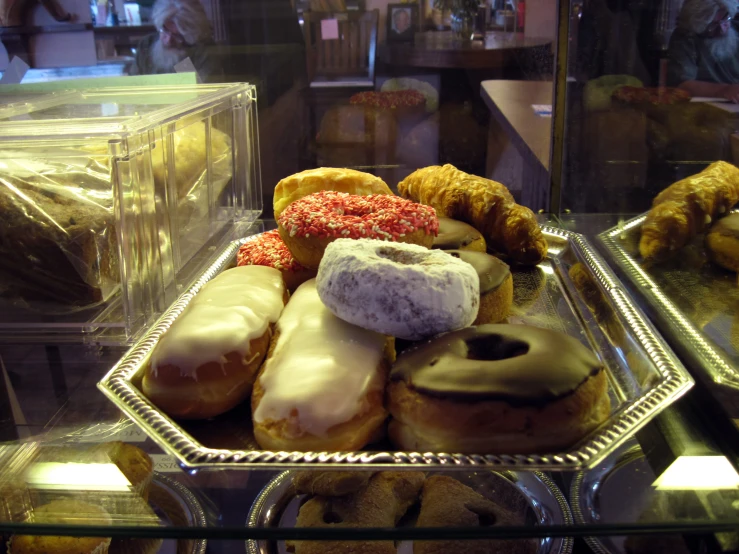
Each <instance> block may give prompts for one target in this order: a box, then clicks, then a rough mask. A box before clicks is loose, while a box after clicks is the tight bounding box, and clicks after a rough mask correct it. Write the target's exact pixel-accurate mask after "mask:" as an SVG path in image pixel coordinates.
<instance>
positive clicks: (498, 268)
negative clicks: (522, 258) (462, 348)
mask: <svg viewBox="0 0 739 554" xmlns="http://www.w3.org/2000/svg"><path fill="white" fill-rule="evenodd" d="M446 253H447V254H449V255H451V256H454V257H455V258H459V259H460V260H462V261H463V262H467V263H468V264H470V265H471V266H472V267H474V268H475V271H476V272H477V276H478V277H479V278H480V309H479V310H478V312H477V318H476V319H475V321H474V323H473V325H484V324H485V323H498V322H500V321H503V320H504V319H505V318H507V317H508V314H509V313H510V311H511V305H512V304H513V276H512V275H511V268H510V267H508V264H507V263H505V262H503V261H501V260H499V259H498V258H496V257H495V256H491V255H490V254H485V253H484V252H472V251H468V250H446Z"/></svg>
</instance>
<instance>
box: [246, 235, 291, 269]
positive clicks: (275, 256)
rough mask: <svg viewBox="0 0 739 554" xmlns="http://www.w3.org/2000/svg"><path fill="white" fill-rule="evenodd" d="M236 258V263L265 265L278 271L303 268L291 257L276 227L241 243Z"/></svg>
mask: <svg viewBox="0 0 739 554" xmlns="http://www.w3.org/2000/svg"><path fill="white" fill-rule="evenodd" d="M236 260H237V263H236V265H265V266H267V267H274V268H275V269H279V270H280V271H300V270H302V269H305V268H304V267H303V266H302V265H300V264H299V263H298V261H297V260H296V259H295V258H293V255H292V254H291V253H290V250H289V249H288V247H287V245H286V244H285V242H284V241H283V240H282V239H281V238H280V233H279V232H278V231H277V229H275V230H274V231H267V232H265V233H262V234H261V235H257V236H256V237H255V238H254V239H253V240H249V241H247V242H245V243H244V244H242V245H241V248H239V253H238V254H237V255H236Z"/></svg>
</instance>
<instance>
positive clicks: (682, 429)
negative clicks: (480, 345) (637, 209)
mask: <svg viewBox="0 0 739 554" xmlns="http://www.w3.org/2000/svg"><path fill="white" fill-rule="evenodd" d="M618 221H619V217H618V216H612V217H611V216H609V217H607V218H605V219H604V218H603V216H602V215H598V216H597V217H593V216H578V215H570V216H569V217H568V218H567V219H566V220H561V221H555V220H547V221H545V220H543V219H542V220H541V222H542V223H548V224H549V225H552V224H556V225H558V226H560V227H565V228H567V229H569V230H574V231H577V232H580V233H583V234H585V235H587V236H590V237H595V235H597V234H598V233H599V232H601V231H603V230H605V229H607V228H609V227H610V226H612V225H614V224H615V223H617V222H618ZM274 226H275V225H274V222H273V221H266V222H264V227H265V228H266V229H270V228H274ZM563 302H564V300H563ZM563 308H564V305H562V306H559V307H558V308H557V309H563ZM125 354H126V351H125V349H124V348H122V347H83V346H76V345H52V346H44V345H30V344H26V345H21V346H17V345H9V344H3V345H0V362H1V363H0V368H2V371H3V379H1V380H0V393H2V397H0V407H1V408H2V409H1V410H0V417H1V418H2V421H0V423H1V425H0V432H1V433H2V436H0V440H2V441H3V444H2V445H1V446H0V457H2V461H0V467H2V468H3V471H2V472H1V473H0V481H2V482H3V484H4V489H3V490H4V491H9V492H8V493H7V494H5V495H4V498H3V502H4V503H3V505H2V506H0V507H2V510H0V532H3V533H5V534H6V535H10V534H15V535H19V534H25V535H26V536H32V535H34V534H35V533H38V534H44V533H50V534H52V535H53V536H74V537H80V536H88V535H89V536H93V535H95V536H100V535H102V536H104V537H108V536H110V537H113V541H111V543H110V544H109V545H108V546H109V547H110V548H115V547H119V546H120V542H121V540H120V538H121V537H126V538H127V539H131V538H133V537H140V538H142V539H147V540H150V541H153V542H152V543H151V544H148V545H147V549H149V551H150V552H154V551H156V550H161V549H162V548H164V546H162V545H160V544H159V542H158V539H166V540H167V541H169V542H168V543H167V544H170V545H171V544H172V541H178V543H177V550H178V552H180V551H183V552H184V550H183V549H187V550H189V551H193V552H198V549H201V548H204V545H203V543H202V540H207V541H208V545H207V548H208V549H210V550H211V551H224V552H231V551H236V550H238V551H239V552H242V551H243V549H244V541H247V542H246V549H247V552H250V553H252V552H284V551H285V543H284V542H282V541H288V543H287V544H293V545H294V551H295V552H297V553H298V554H300V552H329V551H336V552H344V551H348V549H349V546H348V545H347V544H345V542H336V543H331V544H333V545H339V546H338V547H337V549H336V550H332V549H331V547H329V546H328V544H327V543H326V542H322V541H327V540H329V539H333V540H336V541H367V540H370V539H372V540H374V541H378V540H382V539H386V540H387V541H391V540H392V541H397V542H398V551H399V552H410V551H413V552H433V551H443V552H460V553H463V552H467V551H470V552H472V551H480V550H471V549H470V547H469V544H470V543H467V544H464V543H460V542H459V541H460V540H462V539H471V538H476V539H478V541H483V542H475V543H474V544H477V545H478V546H479V545H483V544H484V545H485V546H484V550H482V551H485V552H513V551H515V552H518V551H526V552H529V551H530V552H561V553H567V552H570V551H571V548H572V540H571V539H570V538H571V537H574V538H576V541H575V548H576V551H578V552H587V551H588V549H591V550H592V551H594V552H655V551H657V550H656V549H658V548H663V547H664V546H665V545H668V546H669V548H670V549H671V550H673V551H675V552H690V551H696V552H698V551H711V550H710V549H713V550H716V549H720V548H724V547H725V548H726V549H729V548H730V547H731V543H730V541H731V540H732V535H731V533H730V531H735V530H736V528H737V527H739V515H738V514H737V513H736V508H735V506H736V505H737V500H739V499H738V498H737V493H736V491H737V485H739V475H737V473H736V471H735V469H734V467H733V463H734V461H735V459H736V458H735V453H734V452H733V450H732V445H731V444H727V443H730V441H727V440H726V436H722V432H723V430H722V428H721V426H720V425H719V422H717V421H715V420H714V421H710V422H709V423H708V424H707V423H706V422H705V418H706V417H707V416H710V412H709V408H710V406H708V405H707V402H706V401H705V398H704V396H703V395H702V392H701V389H692V390H689V391H687V393H685V395H684V397H683V398H682V399H680V400H679V401H677V402H676V403H675V404H674V405H673V406H672V407H670V408H667V409H666V410H665V411H663V412H662V414H661V415H659V416H657V417H656V418H655V419H653V420H652V421H651V422H650V423H649V424H647V425H646V426H644V427H642V428H641V429H640V430H639V431H638V432H637V433H636V435H635V438H634V439H633V440H632V441H629V442H626V443H624V444H623V445H622V446H621V447H620V448H619V449H618V450H617V451H616V452H614V453H613V454H611V455H609V456H608V457H607V458H605V459H603V460H602V461H601V462H599V463H598V464H596V466H595V467H593V468H591V469H590V470H588V471H583V472H579V473H573V472H554V473H545V472H536V471H527V470H522V471H497V472H496V471H495V468H483V467H477V468H475V467H469V468H464V469H461V468H460V467H457V468H453V467H447V468H445V467H433V468H431V467H428V468H423V467H419V468H418V469H419V470H422V471H423V473H421V471H412V469H414V468H409V467H404V468H402V469H404V470H406V471H402V472H397V471H390V469H392V468H390V467H381V466H380V467H374V468H372V470H370V468H369V467H364V468H363V467H362V466H361V465H360V466H358V467H357V466H355V467H353V468H351V469H352V470H353V471H347V470H348V469H350V468H349V467H348V466H344V467H342V466H336V467H335V469H334V470H332V471H323V470H320V471H307V470H304V469H303V470H301V469H296V466H290V465H286V467H285V469H286V471H274V470H271V469H270V470H252V471H243V470H242V471H239V470H230V469H223V470H209V471H207V470H204V471H195V472H185V471H183V470H182V469H181V468H180V466H179V464H178V462H177V460H176V459H175V458H174V457H172V456H170V455H168V454H166V453H165V452H164V451H163V450H162V449H161V448H160V447H159V446H158V445H157V444H156V443H155V442H154V441H153V440H152V439H151V438H149V437H148V436H147V434H146V433H144V432H143V431H142V430H141V429H140V428H139V427H138V426H136V425H135V424H133V423H131V422H129V421H128V420H127V419H126V418H124V417H122V416H121V413H120V411H119V410H118V408H117V407H116V406H115V405H113V404H112V403H110V402H109V401H108V400H107V399H106V398H105V397H104V396H103V395H102V394H100V393H99V392H98V391H97V390H96V389H95V385H96V383H97V382H98V381H99V380H100V379H101V378H102V376H103V375H104V374H105V373H106V372H107V371H109V370H110V368H111V367H113V366H114V365H115V364H116V363H117V362H118V361H119V360H120V359H121V358H122V357H123V356H124V355H125ZM623 355H624V356H625V357H628V355H629V353H628V352H627V351H624V352H623ZM247 427H250V426H249V425H248V424H247V423H244V429H246V428H247ZM211 432H213V433H214V435H213V436H212V437H211V438H212V439H213V440H215V441H218V440H226V439H233V438H234V436H233V435H234V434H235V433H236V434H237V433H238V430H234V429H233V428H231V429H229V430H228V433H230V434H231V436H225V435H224V436H222V437H219V436H218V435H217V433H216V430H213V429H211ZM237 438H238V437H237ZM117 441H120V442H123V443H126V444H128V445H130V446H131V447H136V448H129V447H126V448H124V447H121V446H120V445H113V446H111V443H116V442H117ZM734 444H736V443H734ZM216 447H217V446H216ZM62 462H63V463H62ZM85 464H90V465H92V464H94V465H95V471H93V470H92V468H91V469H90V470H89V471H86V470H85ZM113 466H115V468H117V472H116V470H114V469H113ZM103 467H107V471H113V473H114V474H115V475H117V476H118V478H119V479H120V477H121V475H119V474H122V476H123V478H124V481H120V480H119V481H115V480H113V479H112V478H109V477H104V478H102V482H101V480H100V477H99V475H104V474H103V473H101V471H103ZM336 469H338V470H339V471H336ZM111 475H112V474H111ZM82 476H85V479H86V480H85V479H82ZM96 476H98V477H96ZM150 476H151V478H150ZM96 478H97V479H98V480H97V481H95V479H96ZM116 483H117V484H118V485H119V486H120V485H121V484H123V486H122V488H119V489H117V490H113V489H112V488H111V487H112V486H113V485H115V484H116ZM144 490H146V491H147V492H146V493H143V492H142V491H144ZM161 491H164V492H166V494H164V493H163V492H161ZM11 492H12V493H13V494H10V493H11ZM167 495H168V496H167ZM167 498H169V500H167ZM173 498H174V501H173V500H172V499H173ZM59 502H67V503H68V502H75V503H77V504H73V505H71V506H72V507H71V508H70V505H69V504H62V505H60V504H59ZM79 503H83V504H84V505H85V507H84V510H83V509H82V508H81V507H80V506H79ZM49 506H51V507H49ZM60 506H61V507H60ZM75 506H77V507H76V508H74V507H75ZM90 506H94V508H91V507H90ZM173 506H175V507H176V506H179V507H178V508H177V509H176V510H175V511H173V510H172V507H173ZM62 508H64V509H67V511H69V510H71V509H75V510H76V511H77V512H78V514H79V515H78V516H77V517H70V516H66V517H61V516H59V514H58V513H56V512H55V511H54V509H57V511H61V510H62ZM101 510H102V511H101ZM647 534H649V535H656V538H655V537H653V536H650V538H646V537H645V535H647ZM619 537H620V538H619ZM493 539H495V540H496V541H505V542H497V543H494V542H491V541H492V540H493ZM311 540H312V541H313V542H305V541H311ZM291 541H296V542H291ZM315 541H318V542H315ZM411 541H414V542H413V544H411ZM439 541H441V542H439ZM509 541H515V542H509ZM19 542H21V545H22V541H19ZM16 546H18V549H20V545H18V543H16ZM94 546H98V545H97V544H95V545H94ZM386 546H387V548H385V549H384V550H382V551H383V552H384V551H387V550H388V548H389V551H390V552H395V551H396V550H395V547H391V546H388V545H387V544H386ZM378 548H379V547H378ZM435 548H436V550H435ZM707 549H708V550H707ZM13 550H15V549H13ZM47 551H48V552H52V551H54V548H53V547H52V548H49V550H47ZM373 551H374V550H373ZM378 551H380V550H378ZM716 551H720V550H716Z"/></svg>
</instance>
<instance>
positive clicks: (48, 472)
mask: <svg viewBox="0 0 739 554" xmlns="http://www.w3.org/2000/svg"><path fill="white" fill-rule="evenodd" d="M26 483H27V484H28V486H29V487H32V488H36V489H54V490H103V491H110V492H125V491H127V490H129V488H130V486H131V484H130V483H129V481H128V479H126V477H125V476H124V475H123V473H121V470H120V469H118V467H117V466H116V465H115V464H79V463H59V462H44V463H38V464H34V465H33V466H31V468H30V469H29V471H28V473H27V474H26Z"/></svg>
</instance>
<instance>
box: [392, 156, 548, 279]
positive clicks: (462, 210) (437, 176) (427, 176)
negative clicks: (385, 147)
mask: <svg viewBox="0 0 739 554" xmlns="http://www.w3.org/2000/svg"><path fill="white" fill-rule="evenodd" d="M398 191H399V192H400V194H401V195H402V196H403V197H404V198H408V199H410V200H413V201H414V202H420V203H421V204H427V205H429V206H432V207H433V208H434V209H435V210H436V213H437V215H439V216H440V217H441V216H443V217H451V218H454V219H459V220H461V221H464V222H466V223H469V224H470V225H472V226H474V227H475V228H477V230H478V231H480V232H481V233H482V234H483V235H484V236H485V240H486V241H487V243H488V247H489V248H490V249H492V250H495V251H497V252H499V253H501V254H503V255H505V256H507V257H508V258H510V259H511V260H512V261H514V262H518V263H520V264H524V265H536V264H537V263H539V262H540V261H541V260H542V259H544V257H545V256H546V255H547V241H546V240H545V239H544V237H543V236H542V233H541V229H540V228H539V224H538V223H537V221H536V216H535V215H534V212H532V211H531V210H530V209H528V208H526V207H525V206H520V205H519V204H516V201H515V200H514V199H513V196H511V193H510V192H508V189H507V188H505V186H503V185H501V184H500V183H496V182H495V181H491V180H489V179H483V178H482V177H477V176H475V175H469V174H467V173H465V172H464V171H460V170H458V169H457V168H456V167H454V166H453V165H450V164H446V165H445V166H443V167H441V166H438V165H434V166H430V167H424V168H423V169H419V170H417V171H414V172H413V173H411V174H410V175H409V176H408V177H406V178H405V179H404V180H403V181H401V182H400V184H398Z"/></svg>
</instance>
